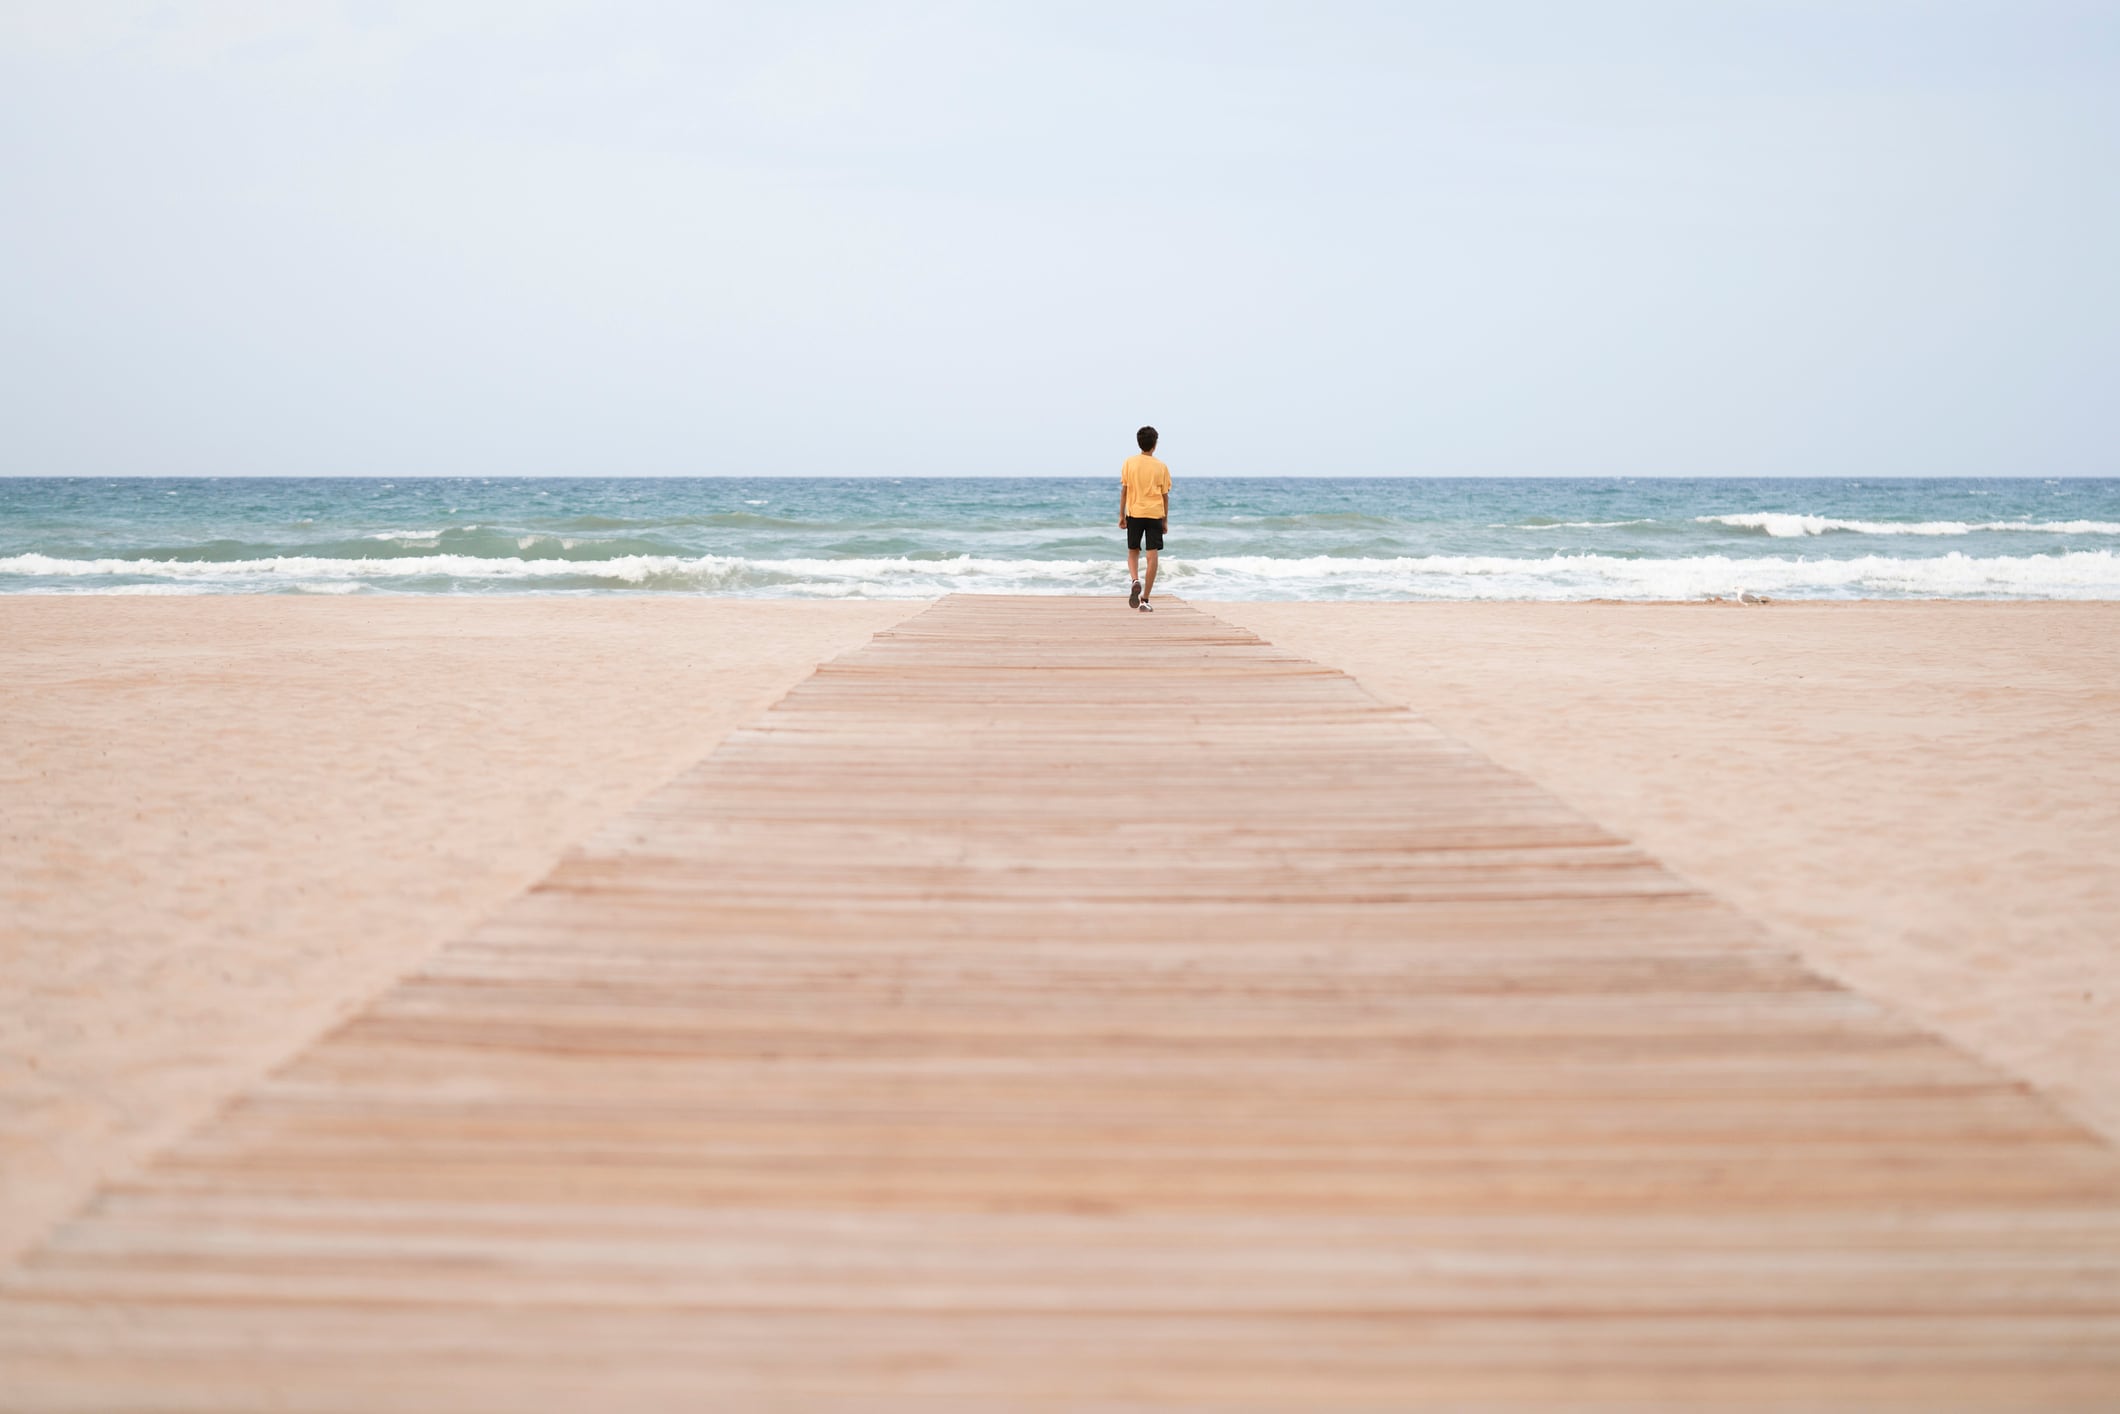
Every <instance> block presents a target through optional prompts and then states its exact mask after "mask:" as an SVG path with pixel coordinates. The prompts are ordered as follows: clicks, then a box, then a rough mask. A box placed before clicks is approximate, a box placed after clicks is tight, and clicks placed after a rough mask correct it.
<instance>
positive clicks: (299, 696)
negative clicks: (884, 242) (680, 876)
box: [0, 596, 919, 1259]
mask: <svg viewBox="0 0 2120 1414" xmlns="http://www.w3.org/2000/svg"><path fill="white" fill-rule="evenodd" d="M918 607H919V606H918V605H917V604H874V603H871V604H814V603H813V604H793V603H755V602H739V601H732V600H703V599H682V600H678V599H669V600H655V601H648V600H638V599H605V600H597V601H593V602H589V601H579V600H573V601H569V600H560V599H542V600H538V599H472V600H466V599H460V598H459V599H443V598H400V599H371V600H363V601H352V600H328V599H313V598H312V599H302V598H289V597H278V596H274V597H259V598H234V597H210V598H187V599H153V598H146V599H141V598H100V597H79V596H76V597H63V596H54V597H49V598H46V597H9V598H0V772H4V773H5V774H4V781H0V842H4V844H0V850H4V853H0V977H4V978H5V981H4V983H0V1259H4V1257H5V1256H8V1255H12V1254H13V1253H15V1252H16V1251H18V1250H19V1249H20V1247H21V1246H22V1245H23V1244H24V1243H26V1242H28V1241H29V1240H31V1239H32V1238H33V1237H34V1236H35V1235H36V1234H37V1233H38V1232H40V1231H41V1230H42V1229H43V1228H44V1227H46V1226H47V1225H49V1224H50V1223H51V1222H53V1221H55V1220H57V1219H58V1218H60V1217H62V1216H64V1215H65V1213H66V1212H68V1211H69V1210H71V1209H72V1208H73V1207H75V1206H76V1205H77V1204H78V1203H80V1202H81V1201H82V1199H83V1198H84V1197H85V1196H86V1195H87V1193H88V1191H89V1189H90V1188H91V1187H92V1186H93V1185H94V1183H95V1182H96V1181H97V1180H98V1179H100V1178H103V1177H106V1176H109V1175H113V1174H117V1173H120V1172H123V1170H124V1168H125V1166H126V1165H128V1164H130V1163H132V1162H134V1161H135V1160H137V1159H139V1158H140V1157H142V1156H144V1155H146V1154H148V1153H150V1152H152V1151H153V1150H154V1149H156V1148H157V1147H159V1146H161V1145H162V1144H164V1143H166V1142H167V1141H169V1140H170V1139H172V1138H174V1137H175V1136H177V1135H179V1134H181V1133H183V1132H184V1131H185V1130H186V1129H188V1128H190V1127H191V1126H192V1125H193V1124H195V1123H196V1122H198V1121H199V1120H200V1119H202V1118H204V1117H205V1116H206V1115H207V1114H208V1113H209V1112H210V1111H211V1110H212V1109H213V1107H214V1106H215V1105H216V1104H218V1103H219V1102H220V1101H221V1100H222V1099H223V1098H224V1097H226V1096H227V1095H228V1094H229V1093H230V1092H232V1091H233V1090H234V1089H236V1088H237V1087H238V1086H240V1085H241V1084H242V1083H243V1082H244V1081H245V1080H247V1079H248V1078H250V1077H251V1076H252V1075H254V1074H256V1073H258V1072H259V1071H261V1070H264V1069H266V1068H268V1067H270V1066H272V1065H274V1064H275V1063H277V1062H279V1061H280V1060H282V1059H284V1058H285V1057H286V1056H288V1055H290V1054H291V1053H293V1052H294V1051H295V1050H297V1049H298V1048H299V1047H301V1046H302V1045H303V1044H304V1043H305V1042H307V1041H308V1040H310V1039H311V1038H313V1037H314V1036H316V1035H317V1034H318V1033H320V1032H321V1031H323V1030H325V1029H326V1028H328V1027H329V1026H331V1025H332V1024H333V1023H334V1022H336V1021H337V1020H339V1019H340V1018H342V1017H344V1016H346V1015H347V1014H348V1013H349V1012H350V1011H352V1010H353V1008H354V1007H356V1006H357V1005H358V1004H359V1003H360V1002H361V1001H363V1000H364V999H366V998H367V997H369V996H370V995H372V994H373V993H374V992H375V991H376V990H377V989H378V988H380V987H382V986H383V985H384V984H386V983H387V982H389V981H390V980H391V979H392V978H393V977H395V976H397V975H398V974H399V973H400V972H402V971H404V970H405V969H406V968H407V967H409V966H411V965H413V964H414V963H416V962H417V961H419V959H420V958H422V957H424V956H425V955H426V954H427V953H429V952H431V951H432V950H433V949H434V948H435V947H436V946H437V945H439V944H440V943H442V942H443V941H445V940H446V939H448V938H449V937H451V936H453V935H454V934H456V933H459V932H461V931H462V930H463V929H465V928H466V927H468V926H470V925H471V924H472V923H473V922H475V921H477V920H478V919H479V918H480V917H482V916H484V915H485V914H486V913H488V912H490V911H491V910H492V909H493V908H494V907H496V906H497V905H498V904H500V903H501V902H502V901H504V900H505V899H507V898H508V897H510V896H511V895H513V894H515V893H516V892H518V891H520V890H521V889H523V888H524V887H526V886H527V885H529V884H530V883H532V882H533V881H535V880H536V879H537V878H538V877H539V876H540V875H541V874H542V873H543V872H544V871H545V870H546V869H547V868H548V867H549V866H550V865H551V863H552V860H553V859H554V858H555V857H557V856H558V855H559V853H560V852H561V851H562V850H564V849H565V848H566V847H567V845H568V844H569V843H571V842H572V841H574V840H576V839H578V838H580V837H581V836H583V835H584V834H586V833H588V832H589V831H590V830H592V829H594V828H595V827H596V826H597V825H599V824H601V823H602V822H603V821H604V820H606V819H608V818H610V817H611V816H612V815H614V814H617V813H618V812H620V811H622V810H624V809H625V808H626V807H627V806H629V805H631V804H632V803H633V802H634V801H635V800H636V799H638V798H639V797H640V796H641V795H642V794H643V793H645V792H646V791H648V790H650V789H652V788H653V787H655V786H656V785H658V784H660V783H661V782H662V781H664V780H665V779H667V778H668V777H669V776H670V775H671V774H673V773H674V772H676V771H677V770H678V769H679V768H681V767H682V766H684V765H685V764H686V763H687V762H689V761H692V760H695V759H697V758H698V757H699V756H701V755H703V754H705V753H706V752H707V751H710V750H711V749H712V748H713V746H714V744H715V743H716V742H718V741H719V740H720V739H721V738H722V736H724V735H725V734H726V733H727V732H728V731H730V730H731V729H732V728H734V727H737V726H739V725H741V724H742V723H744V722H745V721H747V720H749V719H750V718H752V717H754V716H756V715H757V714H758V713H759V712H761V711H763V710H764V709H765V708H766V707H767V706H768V705H770V704H771V703H772V702H773V700H774V699H775V698H777V697H779V696H780V695H781V694H782V693H784V692H785V691H786V690H787V689H788V688H789V687H791V686H793V685H794V684H795V683H796V682H798V681H800V680H801V679H802V678H803V677H804V676H806V675H807V674H808V673H809V672H810V671H811V669H812V668H813V667H814V666H815V664H816V663H817V662H818V661H819V660H820V659H825V658H830V657H833V656H836V655H837V654H839V653H842V652H845V651H846V650H848V649H850V648H853V647H856V646H858V645H859V644H861V643H863V642H865V641H866V640H867V639H868V637H869V636H870V635H871V634H872V633H873V632H874V631H875V630H877V629H879V628H882V627H885V626H887V625H889V624H892V623H895V622H897V621H898V620H899V619H901V618H903V617H904V616H905V615H906V614H908V613H911V612H913V611H914V610H916V609H917V608H918Z"/></svg>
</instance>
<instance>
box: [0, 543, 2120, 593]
mask: <svg viewBox="0 0 2120 1414" xmlns="http://www.w3.org/2000/svg"><path fill="white" fill-rule="evenodd" d="M1161 578H1162V582H1163V583H1164V584H1166V585H1167V586H1169V587H1170V588H1171V589H1172V590H1173V591H1175V592H1178V593H1181V594H1186V595H1191V596H1194V597H1197V598H1201V599H1306V598H1317V599H1560V600H1566V599H1697V598H1701V597H1703V596H1706V595H1710V594H1720V595H1734V594H1737V593H1739V592H1742V591H1746V590H1750V591H1752V592H1755V593H1760V594H1767V595H1774V596H1780V597H1784V598H1871V597H1887V598H1896V597H1922V598H2038V599H2120V555H2116V554H2115V553H2114V552H2113V551H2111V550H2076V551H2068V552H2065V553H2060V554H2039V555H2021V556H2012V555H1992V556H1975V555H1966V554H1962V553H1960V552H1958V551H1952V552H1950V553H1948V554H1944V555H1938V556H1928V557H1923V558H1918V559H1910V558H1895V557H1891V556H1884V555H1866V556H1861V557H1855V558H1849V559H1822V558H1810V557H1795V558H1789V557H1772V556H1769V557H1758V558H1747V557H1733V556H1726V555H1695V556H1684V557H1673V558H1665V559H1654V558H1636V557H1623V556H1616V555H1597V554H1555V555H1547V556H1541V557H1511V556H1495V555H1423V556H1401V557H1380V556H1369V557H1363V556H1340V555H1312V556H1301V557H1276V556H1268V555H1221V556H1205V557H1202V558H1198V559H1189V558H1184V557H1179V556H1176V555H1166V556H1165V558H1164V562H1163V569H1162V576H1161ZM9 580H13V581H17V582H18V583H17V587H22V588H29V587H53V586H55V585H56V586H57V587H66V588H73V589H78V590H96V591H102V592H120V591H122V592H127V593H142V592H156V591H155V590H154V589H153V588H151V587H149V586H168V587H169V588H168V591H167V592H183V591H184V590H185V589H198V590H206V591H219V592H260V591H268V592H269V591H279V592H304V593H349V592H357V591H360V590H362V589H382V590H388V589H396V590H399V591H410V592H421V591H425V590H430V589H444V588H471V589H477V588H485V589H492V590H515V591H519V592H570V591H571V592H588V591H597V590H605V591H610V590H618V591H675V592H690V593H707V594H728V595H742V596H752V597H784V598H806V597H829V598H895V599H920V598H930V597H933V596H936V595H940V594H946V593H951V592H953V591H958V590H963V591H971V592H986V593H1014V594H1023V593H1031V594H1038V593H1049V594H1080V593H1099V592H1106V591H1110V590H1115V589H1117V588H1121V587H1123V583H1124V571H1123V568H1122V566H1121V564H1120V562H1119V561H1118V560H1117V558H1116V557H1106V558H1100V559H1094V560H1092V559H1005V558H991V557H979V556H973V555H960V556H957V557H955V558H950V559H915V558H911V557H906V556H866V557H849V558H844V559H824V558H802V559H766V558H749V557H744V556H735V555H693V556H683V555H630V556H623V557H620V558H616V559H609V560H557V559H525V558H520V557H507V558H496V557H483V556H475V555H426V556H421V557H417V558H391V559H328V558H322V557H317V556H276V557H271V558H263V559H254V560H240V561H206V560H146V559H67V558H62V557H56V556H50V555H43V554H23V555H14V556H9V557H0V585H5V584H6V583H7V582H8V581H9Z"/></svg>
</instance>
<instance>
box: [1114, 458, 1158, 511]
mask: <svg viewBox="0 0 2120 1414" xmlns="http://www.w3.org/2000/svg"><path fill="white" fill-rule="evenodd" d="M1119 484H1120V485H1121V486H1124V487H1125V488H1126V513H1127V514H1128V515H1129V516H1140V517H1141V518H1142V519H1143V520H1161V519H1163V515H1164V510H1165V502H1164V499H1163V498H1164V497H1165V496H1166V495H1168V494H1169V493H1170V468H1169V467H1167V466H1165V465H1164V464H1163V463H1161V462H1159V461H1157V460H1156V459H1155V458H1154V457H1152V456H1150V455H1149V454H1148V453H1146V452H1143V453H1141V455H1139V456H1137V457H1128V458H1127V459H1126V465H1125V466H1123V467H1121V468H1120V469H1119Z"/></svg>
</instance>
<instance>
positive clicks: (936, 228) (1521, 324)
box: [0, 0, 2120, 476]
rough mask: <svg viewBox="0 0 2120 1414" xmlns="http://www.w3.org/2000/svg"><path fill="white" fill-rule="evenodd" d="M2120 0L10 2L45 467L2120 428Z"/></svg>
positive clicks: (16, 377)
mask: <svg viewBox="0 0 2120 1414" xmlns="http://www.w3.org/2000/svg"><path fill="white" fill-rule="evenodd" d="M2116 388H2120V3H2111V2H2110V0H2108V2H2107V3H2095V4H2051V3H2040V2H2039V0H2007V3H2004V2H2003V0H1997V3H1991V4H1988V3H1983V4H1964V3H1949V0H1906V3H1882V0H1820V3H1815V4H1814V3H1802V0H1771V2H1770V3H1716V0H1673V2H1672V3H1667V4H1629V3H1612V4H1600V3H1592V0H1568V2H1567V3H1556V4H1519V3H1492V2H1491V0H1480V2H1479V3H1473V0H1465V3H1460V4H1451V5H1419V4H1410V3H1409V4H1381V5H1331V4H1317V3H1291V4H1287V5H1241V4H1218V3H1204V4H1197V5H1170V4H1152V3H1150V4H1144V3H1126V4H1114V5H1109V6H1104V5H1095V4H1080V3H1065V4H1061V3H1055V4H1050V5H1040V6H1004V5H963V6H950V5H926V6H923V5H888V6H885V5H876V6H837V5H801V4H790V3H774V4H764V5H755V6H754V5H742V6H737V5H731V6H710V5H690V4H670V5H649V4H635V3H624V2H623V0H620V2H619V3H613V0H598V3H594V4H564V3H554V4H543V3H537V0H501V3H492V4H447V3H431V4H423V3H408V4H402V5H398V4H384V3H372V4H346V5H330V6H324V5H319V6H305V5H302V4H299V3H287V0H266V2H265V3H258V4H222V3H197V4H182V3H178V4H166V5H163V4H132V5H125V4H102V3H96V2H95V0H53V2H52V3H25V0H0V472H6V473H14V474H112V473H142V474H162V475H208V474H219V475H234V474H280V475H310V474H316V475H343V474H363V473H372V474H380V475H392V476H406V475H419V474H435V475H451V474H468V475H485V476H490V475H496V474H545V473H558V474H633V475H642V474H663V473H670V474H695V475H739V474H760V473H802V474H834V475H836V474H853V473H866V472H875V473H885V474H891V475H909V474H924V473H934V474H957V473H1016V472H1024V473H1042V474H1069V473H1091V474H1096V475H1104V474H1106V473H1107V472H1108V471H1109V468H1110V465H1111V463H1112V462H1113V461H1114V458H1115V457H1116V456H1118V455H1123V453H1124V452H1125V451H1126V450H1127V449H1128V443H1129V441H1130V434H1131V431H1132V429H1133V427H1134V426H1135V425H1136V424H1138V423H1140V422H1143V421H1153V422H1155V423H1156V424H1158V425H1159V426H1160V427H1162V428H1163V429H1164V434H1165V447H1166V454H1167V456H1168V458H1169V460H1170V461H1171V463H1172V464H1173V466H1174V467H1176V468H1179V469H1181V470H1182V471H1183V472H1184V473H1187V474H1193V475H1205V474H1217V473H1219V474H1240V473H1243V474H1249V473H1259V474H1297V473H1336V474H1376V475H1465V474H1487V473H1493V474H1514V475H1527V474H1546V473H1552V474H1568V475H1607V474H1630V475H1765V474H1783V473H1786V474H1795V475H1844V474H1851V475H1885V474H1935V475H1989V474H1994V475H2005V474H2026V475H2048V476H2052V475H2113V474H2120V395H2116V393H2115V389H2116Z"/></svg>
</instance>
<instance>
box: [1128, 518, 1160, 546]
mask: <svg viewBox="0 0 2120 1414" xmlns="http://www.w3.org/2000/svg"><path fill="white" fill-rule="evenodd" d="M1143 540H1146V541H1147V542H1148V548H1149V549H1151V550H1160V549H1162V548H1163V517H1162V516H1157V517H1156V518H1155V519H1154V520H1150V519H1149V518H1148V517H1147V516H1128V517H1127V518H1126V548H1127V549H1129V550H1138V549H1140V548H1141V542H1142V541H1143Z"/></svg>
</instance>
